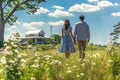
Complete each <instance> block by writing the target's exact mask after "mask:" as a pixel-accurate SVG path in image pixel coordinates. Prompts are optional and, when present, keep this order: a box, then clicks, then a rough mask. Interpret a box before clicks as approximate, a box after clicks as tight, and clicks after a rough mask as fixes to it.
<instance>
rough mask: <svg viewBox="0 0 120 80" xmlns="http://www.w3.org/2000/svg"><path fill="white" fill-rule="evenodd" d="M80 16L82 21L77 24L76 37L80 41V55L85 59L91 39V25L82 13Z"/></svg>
mask: <svg viewBox="0 0 120 80" xmlns="http://www.w3.org/2000/svg"><path fill="white" fill-rule="evenodd" d="M79 18H80V22H78V23H76V24H75V30H74V37H75V39H76V40H77V43H78V50H79V56H80V58H82V59H84V57H85V50H86V45H87V43H88V42H89V40H90V30H89V25H88V24H87V23H86V22H84V16H83V15H81V16H79ZM75 43H76V42H75Z"/></svg>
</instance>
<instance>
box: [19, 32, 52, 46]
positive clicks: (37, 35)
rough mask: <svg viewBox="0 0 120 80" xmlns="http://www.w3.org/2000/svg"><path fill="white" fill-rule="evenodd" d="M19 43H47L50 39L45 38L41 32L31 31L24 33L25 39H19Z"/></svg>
mask: <svg viewBox="0 0 120 80" xmlns="http://www.w3.org/2000/svg"><path fill="white" fill-rule="evenodd" d="M20 39H21V42H25V41H27V40H31V41H32V42H33V43H35V44H36V43H48V41H50V40H51V38H50V37H45V32H44V31H43V30H33V31H28V32H26V33H25V37H20Z"/></svg>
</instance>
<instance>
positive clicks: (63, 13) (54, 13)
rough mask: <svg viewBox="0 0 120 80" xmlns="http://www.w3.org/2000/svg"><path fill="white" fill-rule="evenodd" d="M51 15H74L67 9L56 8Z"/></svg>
mask: <svg viewBox="0 0 120 80" xmlns="http://www.w3.org/2000/svg"><path fill="white" fill-rule="evenodd" d="M48 15H49V16H50V17H65V16H73V14H72V13H69V12H67V11H63V10H58V9H57V10H55V11H54V12H53V13H52V12H51V13H49V14H48Z"/></svg>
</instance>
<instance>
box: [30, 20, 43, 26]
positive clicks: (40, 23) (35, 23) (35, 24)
mask: <svg viewBox="0 0 120 80" xmlns="http://www.w3.org/2000/svg"><path fill="white" fill-rule="evenodd" d="M30 25H32V26H44V25H45V22H42V21H41V22H31V23H30Z"/></svg>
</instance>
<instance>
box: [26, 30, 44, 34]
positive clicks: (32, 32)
mask: <svg viewBox="0 0 120 80" xmlns="http://www.w3.org/2000/svg"><path fill="white" fill-rule="evenodd" d="M39 33H41V34H45V32H44V31H43V30H33V31H27V32H26V33H25V34H39Z"/></svg>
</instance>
